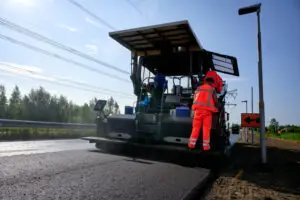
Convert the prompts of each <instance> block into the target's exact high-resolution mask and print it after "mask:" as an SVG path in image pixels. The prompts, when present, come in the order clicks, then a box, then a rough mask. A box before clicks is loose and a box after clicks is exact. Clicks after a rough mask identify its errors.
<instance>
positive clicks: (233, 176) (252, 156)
mask: <svg viewBox="0 0 300 200" xmlns="http://www.w3.org/2000/svg"><path fill="white" fill-rule="evenodd" d="M249 141H251V140H249ZM260 155H261V154H260V147H259V138H258V137H255V144H254V145H250V144H247V143H245V142H243V141H241V140H239V141H238V143H237V144H236V145H235V146H234V147H233V149H232V155H231V158H230V164H229V165H228V167H227V168H226V169H225V170H223V171H222V172H221V175H220V177H219V178H218V179H217V180H216V181H215V183H214V184H213V186H212V188H211V190H210V191H209V192H208V194H207V195H206V197H205V198H204V199H208V200H211V199H300V143H296V142H294V141H283V140H278V139H274V138H268V139H267V160H268V165H267V167H264V166H261V165H260V164H259V163H260Z"/></svg>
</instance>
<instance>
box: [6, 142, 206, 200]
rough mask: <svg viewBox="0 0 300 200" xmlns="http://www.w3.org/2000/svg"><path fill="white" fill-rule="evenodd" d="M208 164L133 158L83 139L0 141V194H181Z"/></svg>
mask: <svg viewBox="0 0 300 200" xmlns="http://www.w3.org/2000/svg"><path fill="white" fill-rule="evenodd" d="M209 172H210V170H208V169H204V168H192V167H186V166H182V165H178V164H172V163H167V162H158V161H152V160H143V159H132V158H131V157H127V156H123V155H111V154H106V153H101V152H99V151H96V150H95V147H94V145H93V144H89V143H88V142H87V141H83V140H56V141H53V140H52V141H34V142H1V143H0V199H14V200H18V199H22V200H23V199H24V200H26V199H28V200H29V199H30V200H33V199H64V200H66V199H85V200H89V199H99V200H101V199H109V200H114V199H135V200H139V199H141V200H147V199H149V200H156V199H159V200H161V199H164V200H168V199H172V200H176V199H182V198H183V197H185V196H186V195H187V194H188V193H189V192H190V191H191V189H193V188H194V187H195V186H197V185H198V184H199V183H200V182H202V181H203V180H204V179H205V178H207V176H208V174H209Z"/></svg>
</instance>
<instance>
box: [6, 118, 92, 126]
mask: <svg viewBox="0 0 300 200" xmlns="http://www.w3.org/2000/svg"><path fill="white" fill-rule="evenodd" d="M0 127H32V128H96V124H80V123H60V122H41V121H27V120H11V119H0Z"/></svg>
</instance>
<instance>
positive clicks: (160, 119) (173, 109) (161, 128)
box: [82, 21, 239, 152]
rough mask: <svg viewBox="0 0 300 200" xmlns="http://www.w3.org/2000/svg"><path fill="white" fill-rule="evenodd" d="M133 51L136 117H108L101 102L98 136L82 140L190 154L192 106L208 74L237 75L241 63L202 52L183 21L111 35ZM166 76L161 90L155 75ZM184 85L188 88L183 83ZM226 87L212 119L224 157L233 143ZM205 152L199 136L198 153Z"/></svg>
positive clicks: (214, 142) (216, 147)
mask: <svg viewBox="0 0 300 200" xmlns="http://www.w3.org/2000/svg"><path fill="white" fill-rule="evenodd" d="M109 35H110V37H112V38H113V39H115V40H116V41H117V42H119V43H120V44H121V45H123V46H124V47H125V48H127V49H128V50H130V51H131V76H130V78H131V81H132V84H133V92H134V94H135V95H136V97H137V103H136V104H137V105H136V107H135V113H134V114H116V115H110V116H105V115H104V112H103V108H104V106H105V104H106V101H105V100H99V101H98V102H97V104H96V106H95V110H96V111H98V112H99V115H98V117H97V137H84V138H82V139H85V140H89V141H90V142H91V143H96V147H97V148H102V147H103V145H106V144H108V143H109V144H117V143H125V144H129V145H137V146H145V147H146V146H147V147H150V148H161V149H169V150H182V151H189V149H188V146H187V144H188V139H189V136H190V134H191V131H192V121H193V118H192V115H193V112H192V111H191V106H192V102H193V95H194V92H195V90H196V88H197V87H198V86H199V85H201V84H203V79H204V76H205V74H206V73H207V72H208V71H209V70H214V71H217V72H220V73H224V74H229V75H232V76H239V70H238V64H237V59H236V58H235V57H233V56H227V55H222V54H219V53H214V52H211V51H208V50H206V49H204V48H203V47H202V45H201V44H200V43H199V41H198V40H197V38H196V36H195V34H194V33H193V31H192V29H191V27H190V25H189V23H188V21H179V22H173V23H167V24H160V25H155V26H148V27H141V28H135V29H129V30H124V31H116V32H110V33H109ZM157 74H160V75H163V76H164V77H165V80H163V82H162V83H165V84H164V85H163V86H161V87H159V85H158V84H157V80H156V78H155V77H156V75H157ZM184 83H185V84H184ZM226 92H227V84H226V83H225V82H224V84H223V91H222V92H221V93H220V94H219V95H218V100H219V103H220V104H221V108H220V112H219V113H217V114H216V115H215V116H214V117H213V125H212V130H211V150H210V151H213V152H224V149H226V146H227V145H228V143H229V134H227V133H228V131H227V130H226V121H227V120H228V117H229V116H228V113H226V112H225V103H226V102H225V95H226ZM193 152H202V135H201V134H200V137H199V140H198V142H197V145H196V149H195V150H194V151H193Z"/></svg>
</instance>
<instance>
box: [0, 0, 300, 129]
mask: <svg viewBox="0 0 300 200" xmlns="http://www.w3.org/2000/svg"><path fill="white" fill-rule="evenodd" d="M75 1H77V2H78V3H80V4H82V5H84V6H85V7H86V8H87V9H89V10H90V11H91V12H92V13H94V14H96V15H98V16H99V17H100V18H101V19H103V20H105V21H106V22H107V23H108V24H110V26H111V28H114V29H116V30H122V29H127V28H134V27H139V26H147V25H154V24H159V23H166V22H172V21H178V20H189V23H190V24H191V26H192V28H193V30H194V32H195V34H196V35H197V37H198V39H199V41H200V43H201V44H202V45H203V46H204V48H206V49H208V50H211V51H215V52H218V53H222V54H227V55H232V56H235V57H237V59H238V64H239V70H240V77H239V78H238V79H236V78H232V77H228V76H226V78H228V84H229V88H230V89H237V90H238V96H237V98H236V99H235V100H232V103H237V104H238V106H236V107H234V108H233V107H231V108H230V109H228V111H229V112H230V114H231V122H236V123H240V113H241V112H245V104H242V103H241V101H242V100H248V110H249V111H251V104H250V102H251V86H253V87H254V112H258V78H257V75H258V71H257V60H258V59H257V27H256V16H255V15H254V14H251V15H245V16H239V15H238V9H239V8H240V7H243V6H248V5H251V4H254V3H258V1H253V0H227V1H218V0H210V1H208V0H206V1H204V0H186V1H183V0H160V1H159V0H131V1H130V2H132V4H134V7H133V6H132V5H131V4H130V3H129V2H128V1H127V0H114V1H112V0H75ZM261 2H262V12H261V27H262V52H263V73H264V97H265V108H266V122H268V121H269V120H270V119H271V118H273V117H275V118H276V119H277V120H278V121H279V122H280V123H281V124H287V123H289V124H299V125H300V117H299V115H298V113H300V107H299V105H298V104H297V102H300V101H299V99H300V93H299V91H300V81H299V80H300V45H299V44H300V27H299V24H300V3H299V1H298V0H288V1H287V0H277V1H271V0H268V1H267V0H264V1H261ZM0 17H2V18H5V19H7V20H9V21H11V22H13V23H16V24H18V25H21V26H23V27H26V28H28V29H30V30H32V31H35V32H38V33H40V34H42V35H44V36H47V37H49V38H51V39H53V40H55V41H58V42H60V43H63V44H65V45H68V46H70V47H73V48H75V49H78V50H80V51H82V52H84V53H86V54H90V55H91V56H94V57H95V58H97V59H99V60H102V61H105V62H107V63H109V64H112V65H114V66H117V67H118V68H121V69H123V70H126V71H130V68H129V66H130V52H129V51H128V50H127V49H125V48H124V47H122V46H120V45H119V44H118V43H116V42H115V41H114V40H113V39H111V38H109V37H108V32H109V31H112V29H110V28H109V27H107V26H105V25H103V24H101V22H99V21H97V20H96V19H95V18H93V17H92V16H90V15H88V14H86V13H84V12H82V11H81V10H80V9H78V8H77V7H75V6H74V5H72V4H70V3H69V2H68V1H67V0H1V6H0ZM0 33H1V34H3V35H6V36H10V37H13V38H16V39H18V40H21V41H23V42H26V43H29V44H32V45H35V46H38V47H40V48H43V49H45V50H47V51H51V52H55V53H56V54H59V55H61V56H64V57H67V58H70V59H73V60H75V61H77V62H80V63H83V64H85V65H88V66H89V67H93V68H97V69H100V70H103V71H105V72H107V73H111V74H114V75H117V76H122V77H123V78H125V79H128V81H129V77H128V76H126V75H124V74H121V73H119V72H116V71H114V70H112V69H108V68H105V67H103V66H101V65H99V64H96V63H93V62H91V61H88V60H85V59H83V58H80V57H78V56H75V55H72V54H70V53H67V52H65V51H62V50H59V49H57V48H54V47H52V46H50V45H48V44H45V43H42V42H39V41H37V40H34V39H32V38H29V37H27V36H24V35H22V34H20V33H18V32H15V31H12V30H10V29H8V28H5V27H3V26H0ZM0 46H1V53H0V68H1V71H0V84H4V85H5V86H6V87H7V92H8V94H10V93H11V90H12V88H13V87H14V85H15V84H17V85H19V87H20V89H21V91H22V92H23V93H27V92H28V91H29V90H30V88H32V87H38V86H40V85H41V86H43V87H45V88H46V89H47V90H48V91H50V92H51V93H52V94H58V95H59V94H64V95H65V96H67V97H68V98H69V99H71V100H73V101H74V102H76V103H78V104H82V103H84V102H87V101H88V100H90V99H91V98H93V97H94V96H95V97H97V98H108V97H109V96H110V95H109V94H103V93H102V92H101V91H99V92H91V91H85V90H79V89H74V88H70V87H65V86H62V85H57V84H55V82H58V81H61V79H72V80H75V81H78V82H83V83H86V84H89V85H95V86H99V87H102V88H107V89H110V90H115V91H119V92H122V93H127V94H132V91H133V89H132V84H131V83H130V82H129V83H125V82H122V81H120V80H116V79H112V78H110V77H107V76H103V75H99V74H97V73H95V72H91V71H88V70H86V69H83V68H80V67H78V66H76V65H73V64H69V63H67V62H64V61H61V60H58V59H55V58H53V57H49V56H46V55H43V54H39V53H37V52H34V51H31V50H29V49H26V48H24V47H21V46H18V45H15V44H12V43H10V42H8V41H5V40H2V39H0ZM5 64H6V65H5ZM7 64H9V65H10V66H14V67H16V68H21V69H22V70H25V71H22V70H20V69H18V70H17V71H16V70H14V69H15V68H11V67H10V68H9V67H7ZM26 70H27V71H26ZM28 70H31V71H34V74H32V73H28ZM220 75H222V74H220ZM222 76H223V75H222ZM28 77H31V79H28ZM223 77H224V76H223ZM45 79H46V80H48V81H51V82H52V83H48V82H44V81H42V80H45ZM111 95H113V94H111ZM127 97H129V96H127ZM115 98H116V100H117V101H118V102H119V104H120V105H121V107H122V108H123V107H124V106H125V105H132V103H133V101H135V99H134V98H124V97H121V96H115ZM122 110H123V109H122Z"/></svg>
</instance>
